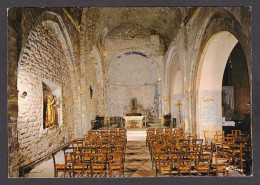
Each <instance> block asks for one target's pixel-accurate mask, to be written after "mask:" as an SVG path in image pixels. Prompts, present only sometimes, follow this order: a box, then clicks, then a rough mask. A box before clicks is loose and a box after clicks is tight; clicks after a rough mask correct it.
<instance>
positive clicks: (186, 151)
mask: <svg viewBox="0 0 260 185" xmlns="http://www.w3.org/2000/svg"><path fill="white" fill-rule="evenodd" d="M169 133H170V134H169ZM220 135H221V137H220ZM240 135H242V134H240ZM219 138H221V139H219ZM234 138H237V137H232V138H231V137H230V136H229V137H225V136H224V133H221V134H220V133H217V132H216V133H215V137H214V139H213V138H212V139H209V137H206V139H205V140H204V141H203V139H197V138H196V136H193V135H192V134H190V133H183V132H180V131H174V130H172V131H171V130H169V129H165V131H164V132H163V131H162V130H160V131H158V130H155V129H150V130H149V129H148V130H147V138H146V143H147V145H148V147H149V150H150V154H151V160H152V165H153V166H154V165H155V166H156V174H157V172H160V171H162V169H161V168H160V165H158V164H160V160H159V161H158V160H157V159H158V155H160V156H161V158H162V159H164V157H163V156H164V155H172V157H173V158H175V165H173V166H172V168H171V170H173V173H175V174H180V173H179V172H178V170H179V169H178V166H180V165H178V160H177V159H178V158H179V159H181V157H180V156H182V155H194V156H193V159H194V160H193V165H191V166H190V167H191V168H190V169H191V171H192V172H193V173H194V172H197V175H199V171H200V169H199V168H198V165H199V161H198V159H200V157H199V156H201V155H211V160H210V164H209V165H208V167H209V168H207V171H208V172H209V173H215V174H216V175H218V173H219V172H220V171H221V172H222V173H226V174H227V175H228V169H229V166H230V164H231V162H232V164H233V165H234V166H235V167H237V166H239V168H241V169H242V173H243V162H244V161H245V159H246V158H245V156H247V157H249V158H251V153H250V151H249V150H250V149H249V150H246V148H250V146H249V142H248V141H245V140H244V142H240V144H237V143H236V141H237V140H235V139H234ZM240 141H241V140H240ZM224 154H225V159H222V162H225V165H223V164H222V163H219V162H220V161H221V160H217V159H218V158H219V157H220V156H221V155H222V156H223V155H224ZM159 159H160V157H159ZM212 159H214V160H215V161H214V160H212ZM164 160H165V159H164ZM170 161H171V160H170ZM179 161H180V160H179ZM213 161H214V163H212V162H213ZM168 162H169V161H168ZM156 163H157V164H156ZM219 165H220V166H222V167H223V169H221V170H220V168H219ZM174 166H175V167H174ZM224 167H225V169H226V170H224ZM174 169H175V170H174ZM176 172H178V173H176ZM159 174H160V173H159ZM189 175H190V174H189Z"/></svg>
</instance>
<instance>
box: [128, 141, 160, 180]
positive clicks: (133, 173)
mask: <svg viewBox="0 0 260 185" xmlns="http://www.w3.org/2000/svg"><path fill="white" fill-rule="evenodd" d="M125 177H155V170H153V169H152V161H151V157H150V153H149V150H148V147H146V146H145V141H128V142H127V147H126V154H125Z"/></svg>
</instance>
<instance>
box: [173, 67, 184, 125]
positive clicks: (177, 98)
mask: <svg viewBox="0 0 260 185" xmlns="http://www.w3.org/2000/svg"><path fill="white" fill-rule="evenodd" d="M182 88H183V82H182V73H181V71H180V70H178V71H177V72H176V73H175V76H174V78H173V81H172V87H171V115H172V117H173V118H176V120H177V121H176V123H177V125H178V127H179V126H180V123H181V122H182V121H183V120H182V119H181V117H182V116H181V115H179V111H180V113H182V107H181V106H180V110H179V108H178V106H177V104H178V102H179V103H181V102H182Z"/></svg>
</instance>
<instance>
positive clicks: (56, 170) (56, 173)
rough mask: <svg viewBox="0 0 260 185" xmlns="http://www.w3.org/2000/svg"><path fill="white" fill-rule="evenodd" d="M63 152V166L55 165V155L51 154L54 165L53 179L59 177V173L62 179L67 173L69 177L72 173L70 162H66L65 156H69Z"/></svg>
mask: <svg viewBox="0 0 260 185" xmlns="http://www.w3.org/2000/svg"><path fill="white" fill-rule="evenodd" d="M63 151H64V160H65V163H64V164H56V161H55V154H52V157H53V163H54V177H59V172H62V173H63V177H65V175H66V173H69V174H70V176H71V173H72V172H73V171H72V161H71V160H70V161H68V160H66V158H67V156H68V155H70V153H65V149H64V150H63Z"/></svg>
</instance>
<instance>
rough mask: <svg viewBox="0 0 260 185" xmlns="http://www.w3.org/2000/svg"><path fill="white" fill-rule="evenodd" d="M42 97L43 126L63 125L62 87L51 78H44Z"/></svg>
mask: <svg viewBox="0 0 260 185" xmlns="http://www.w3.org/2000/svg"><path fill="white" fill-rule="evenodd" d="M42 97H43V101H42V105H43V109H42V110H43V112H42V115H43V128H44V129H46V128H53V127H57V126H61V125H62V124H63V121H62V97H61V87H60V86H59V85H58V84H56V83H54V82H51V81H49V80H43V81H42Z"/></svg>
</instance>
